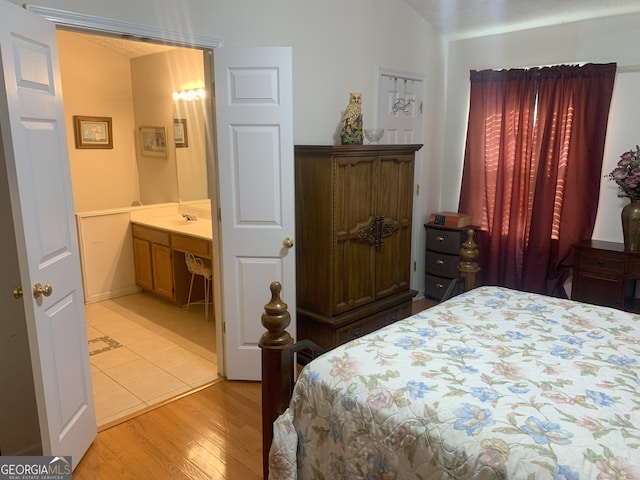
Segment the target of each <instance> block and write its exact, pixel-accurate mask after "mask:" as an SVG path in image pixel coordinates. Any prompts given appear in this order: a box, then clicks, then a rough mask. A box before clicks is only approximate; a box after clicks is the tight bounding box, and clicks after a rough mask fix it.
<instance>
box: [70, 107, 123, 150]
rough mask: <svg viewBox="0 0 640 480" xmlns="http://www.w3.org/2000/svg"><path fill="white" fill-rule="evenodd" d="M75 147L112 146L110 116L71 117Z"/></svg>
mask: <svg viewBox="0 0 640 480" xmlns="http://www.w3.org/2000/svg"><path fill="white" fill-rule="evenodd" d="M73 131H74V136H75V139H76V148H113V137H112V133H111V117H81V116H78V115H75V116H74V117H73Z"/></svg>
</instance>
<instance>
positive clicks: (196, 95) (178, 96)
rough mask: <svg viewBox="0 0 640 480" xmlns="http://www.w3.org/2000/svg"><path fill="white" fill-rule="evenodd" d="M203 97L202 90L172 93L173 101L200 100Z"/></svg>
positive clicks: (193, 89)
mask: <svg viewBox="0 0 640 480" xmlns="http://www.w3.org/2000/svg"><path fill="white" fill-rule="evenodd" d="M204 97H205V92H204V88H191V89H189V90H180V91H179V92H173V99H174V100H176V101H177V100H187V101H189V102H190V101H192V100H200V99H201V98H204Z"/></svg>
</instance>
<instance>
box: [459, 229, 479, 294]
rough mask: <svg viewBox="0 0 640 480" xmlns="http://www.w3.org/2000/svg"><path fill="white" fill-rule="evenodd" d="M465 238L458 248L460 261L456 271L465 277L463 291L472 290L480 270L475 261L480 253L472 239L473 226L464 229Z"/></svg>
mask: <svg viewBox="0 0 640 480" xmlns="http://www.w3.org/2000/svg"><path fill="white" fill-rule="evenodd" d="M466 234H467V240H466V241H465V242H464V243H463V244H462V247H461V248H460V263H459V264H458V271H459V272H460V276H461V277H463V278H464V279H465V288H464V289H465V291H469V290H472V289H473V288H475V287H476V286H477V278H476V277H477V273H478V272H479V271H480V267H479V266H478V263H477V262H476V259H477V258H478V256H479V255H480V252H479V251H478V245H477V244H476V242H475V241H474V240H473V237H474V236H475V234H476V232H475V230H474V229H473V228H469V229H467V231H466Z"/></svg>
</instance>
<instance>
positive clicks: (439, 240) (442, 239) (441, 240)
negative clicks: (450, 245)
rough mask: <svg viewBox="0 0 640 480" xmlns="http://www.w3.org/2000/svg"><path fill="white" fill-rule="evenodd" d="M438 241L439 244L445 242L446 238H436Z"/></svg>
mask: <svg viewBox="0 0 640 480" xmlns="http://www.w3.org/2000/svg"><path fill="white" fill-rule="evenodd" d="M436 241H438V242H444V237H436Z"/></svg>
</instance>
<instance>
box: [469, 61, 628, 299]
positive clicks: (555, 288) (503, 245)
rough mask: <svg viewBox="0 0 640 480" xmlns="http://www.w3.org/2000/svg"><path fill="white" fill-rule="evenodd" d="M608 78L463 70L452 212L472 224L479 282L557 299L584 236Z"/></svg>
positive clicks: (561, 70)
mask: <svg viewBox="0 0 640 480" xmlns="http://www.w3.org/2000/svg"><path fill="white" fill-rule="evenodd" d="M615 70H616V66H615V64H613V63H612V64H606V65H594V64H588V65H584V66H558V67H545V68H541V69H538V68H533V69H529V70H506V71H504V70H503V71H493V70H485V71H481V72H476V71H472V72H471V98H470V108H469V124H468V130H467V145H466V151H465V159H464V168H463V177H462V189H461V192H460V207H459V209H460V211H463V212H468V213H471V214H472V215H473V219H474V223H475V224H476V225H480V226H481V232H480V238H479V241H478V244H479V246H480V248H481V259H482V262H481V265H482V268H483V282H484V283H486V284H491V285H503V286H507V287H511V288H516V289H520V290H527V291H532V292H537V293H546V294H551V295H558V296H563V292H562V284H563V282H564V280H565V279H566V277H567V276H568V274H569V266H570V265H571V264H572V261H573V257H572V254H573V249H572V245H573V243H575V242H577V241H579V240H581V239H586V238H590V236H591V233H592V232H593V226H594V223H595V216H596V211H597V206H598V196H599V190H600V177H601V169H602V155H603V151H604V140H605V134H606V127H607V120H608V115H609V105H610V103H611V95H612V92H613V82H614V78H615Z"/></svg>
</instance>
